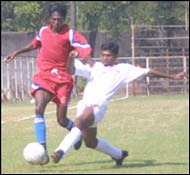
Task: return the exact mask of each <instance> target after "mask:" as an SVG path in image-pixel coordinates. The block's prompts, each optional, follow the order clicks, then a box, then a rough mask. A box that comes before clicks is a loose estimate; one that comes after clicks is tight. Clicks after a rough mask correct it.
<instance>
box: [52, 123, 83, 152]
mask: <svg viewBox="0 0 190 175" xmlns="http://www.w3.org/2000/svg"><path fill="white" fill-rule="evenodd" d="M81 136H82V132H81V130H80V129H79V128H77V127H74V128H72V129H71V131H70V132H69V134H67V135H66V136H65V138H64V139H63V140H62V142H61V143H60V145H59V146H58V147H57V149H56V150H55V151H58V150H59V149H61V150H63V151H64V155H66V154H67V153H68V151H69V150H70V149H71V148H72V147H73V146H74V145H75V143H77V142H78V141H79V139H80V138H81Z"/></svg>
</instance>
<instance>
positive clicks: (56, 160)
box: [51, 149, 64, 163]
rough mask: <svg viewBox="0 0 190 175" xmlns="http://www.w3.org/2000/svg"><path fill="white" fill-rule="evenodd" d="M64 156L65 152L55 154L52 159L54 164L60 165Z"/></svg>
mask: <svg viewBox="0 0 190 175" xmlns="http://www.w3.org/2000/svg"><path fill="white" fill-rule="evenodd" d="M63 155H64V152H63V151H62V150H60V149H59V150H58V151H56V152H54V153H53V154H52V155H51V158H52V160H53V162H54V163H58V162H59V161H60V160H61V158H62V157H63Z"/></svg>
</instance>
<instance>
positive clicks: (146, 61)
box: [1, 56, 189, 102]
mask: <svg viewBox="0 0 190 175" xmlns="http://www.w3.org/2000/svg"><path fill="white" fill-rule="evenodd" d="M1 60H3V57H2V58H1ZM119 60H120V62H125V63H126V62H128V63H132V58H131V57H120V58H119ZM35 61H36V59H35V58H33V57H17V58H16V59H14V60H13V61H12V62H11V63H9V64H6V63H4V62H3V61H2V62H1V101H3V102H4V101H7V100H10V99H11V100H29V99H31V98H32V97H31V95H30V89H31V82H32V76H33V75H34V73H35V72H36V65H35ZM135 65H138V66H141V67H150V68H156V69H158V70H161V71H164V72H166V73H171V74H173V73H177V72H179V71H182V70H184V71H186V72H189V57H188V56H167V57H165V56H162V57H135ZM78 82H79V81H78ZM83 85H84V84H83ZM80 86H81V85H80V84H76V86H75V88H74V91H73V95H77V93H76V92H79V91H77V88H78V87H79V88H80V89H82V88H83V87H80ZM120 93H122V96H128V95H153V94H186V93H189V80H188V79H184V80H181V81H174V80H170V79H164V78H155V77H154V78H153V77H146V78H143V79H141V80H136V81H134V83H131V84H129V85H126V87H124V88H123V89H122V90H121V91H120Z"/></svg>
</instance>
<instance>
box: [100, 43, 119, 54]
mask: <svg viewBox="0 0 190 175" xmlns="http://www.w3.org/2000/svg"><path fill="white" fill-rule="evenodd" d="M101 50H109V51H111V52H112V53H113V54H114V55H118V53H119V46H118V45H117V44H116V43H114V42H108V43H103V44H102V45H101Z"/></svg>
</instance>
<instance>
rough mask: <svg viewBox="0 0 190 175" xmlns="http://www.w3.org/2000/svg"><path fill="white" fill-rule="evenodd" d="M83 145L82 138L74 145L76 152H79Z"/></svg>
mask: <svg viewBox="0 0 190 175" xmlns="http://www.w3.org/2000/svg"><path fill="white" fill-rule="evenodd" d="M81 145H82V137H81V138H80V140H79V141H78V142H77V143H76V144H75V145H74V148H75V150H79V149H80V147H81Z"/></svg>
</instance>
